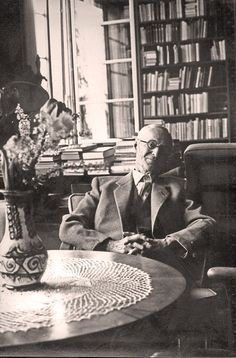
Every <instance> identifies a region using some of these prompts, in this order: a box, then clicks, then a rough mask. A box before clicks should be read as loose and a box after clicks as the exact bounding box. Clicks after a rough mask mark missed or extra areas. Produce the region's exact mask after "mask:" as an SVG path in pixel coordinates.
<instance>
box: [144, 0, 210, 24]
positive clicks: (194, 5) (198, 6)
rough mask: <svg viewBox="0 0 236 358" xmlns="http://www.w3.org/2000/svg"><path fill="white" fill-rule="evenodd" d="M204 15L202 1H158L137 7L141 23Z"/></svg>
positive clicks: (204, 10) (204, 9) (203, 3)
mask: <svg viewBox="0 0 236 358" xmlns="http://www.w3.org/2000/svg"><path fill="white" fill-rule="evenodd" d="M204 15H206V8H205V2H204V0H183V1H182V0H169V1H165V0H160V1H155V2H150V3H143V4H140V5H139V19H140V21H141V22H144V21H155V20H168V19H179V18H182V17H196V16H204Z"/></svg>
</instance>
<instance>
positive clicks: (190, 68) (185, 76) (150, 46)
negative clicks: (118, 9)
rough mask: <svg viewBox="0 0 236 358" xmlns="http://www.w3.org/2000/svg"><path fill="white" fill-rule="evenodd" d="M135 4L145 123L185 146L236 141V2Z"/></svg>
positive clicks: (142, 0) (203, 0)
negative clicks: (165, 131) (160, 128)
mask: <svg viewBox="0 0 236 358" xmlns="http://www.w3.org/2000/svg"><path fill="white" fill-rule="evenodd" d="M135 4H136V5H135V6H136V16H135V21H136V35H137V47H138V49H139V50H138V51H137V52H138V53H139V54H140V56H139V58H138V66H139V68H140V71H139V76H140V77H139V83H140V103H141V110H140V112H141V119H142V121H141V122H142V125H146V124H150V123H163V125H164V126H166V127H167V129H168V130H169V131H170V132H171V134H172V137H173V138H174V139H179V140H180V141H181V142H182V143H183V144H185V145H188V144H190V143H192V142H202V141H203V142H208V141H214V142H216V141H219V142H224V141H234V140H236V124H234V123H233V122H234V121H235V118H234V116H235V106H234V105H233V103H234V101H235V98H234V97H235V95H234V93H235V66H234V62H235V45H234V41H235V37H234V14H235V11H234V10H235V9H234V8H235V4H234V1H227V0H160V1H154V0H153V1H150V0H148V1H145V0H138V1H137V2H136V3H135Z"/></svg>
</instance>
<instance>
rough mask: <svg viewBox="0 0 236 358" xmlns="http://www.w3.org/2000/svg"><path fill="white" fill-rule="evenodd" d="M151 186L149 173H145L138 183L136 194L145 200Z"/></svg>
mask: <svg viewBox="0 0 236 358" xmlns="http://www.w3.org/2000/svg"><path fill="white" fill-rule="evenodd" d="M151 188H152V178H151V176H150V174H145V175H144V176H143V178H142V180H141V181H140V182H139V184H138V194H139V196H140V197H141V198H142V201H145V200H146V199H147V197H148V195H149V194H150V191H151Z"/></svg>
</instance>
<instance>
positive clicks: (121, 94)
mask: <svg viewBox="0 0 236 358" xmlns="http://www.w3.org/2000/svg"><path fill="white" fill-rule="evenodd" d="M107 72H108V85H109V87H108V88H109V89H108V93H109V97H108V98H109V99H113V98H132V97H133V88H132V67H131V62H128V63H114V64H112V65H107Z"/></svg>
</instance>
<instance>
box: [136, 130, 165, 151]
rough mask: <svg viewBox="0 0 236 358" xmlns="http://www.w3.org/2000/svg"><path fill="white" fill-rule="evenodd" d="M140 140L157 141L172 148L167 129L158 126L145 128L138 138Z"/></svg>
mask: <svg viewBox="0 0 236 358" xmlns="http://www.w3.org/2000/svg"><path fill="white" fill-rule="evenodd" d="M137 138H138V139H141V140H145V141H149V140H150V139H154V140H156V141H157V142H158V143H159V144H162V145H167V146H171V141H170V136H169V135H168V133H167V132H166V130H165V128H163V127H161V126H157V125H148V126H145V127H143V128H142V129H141V130H140V131H139V133H138V136H137Z"/></svg>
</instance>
